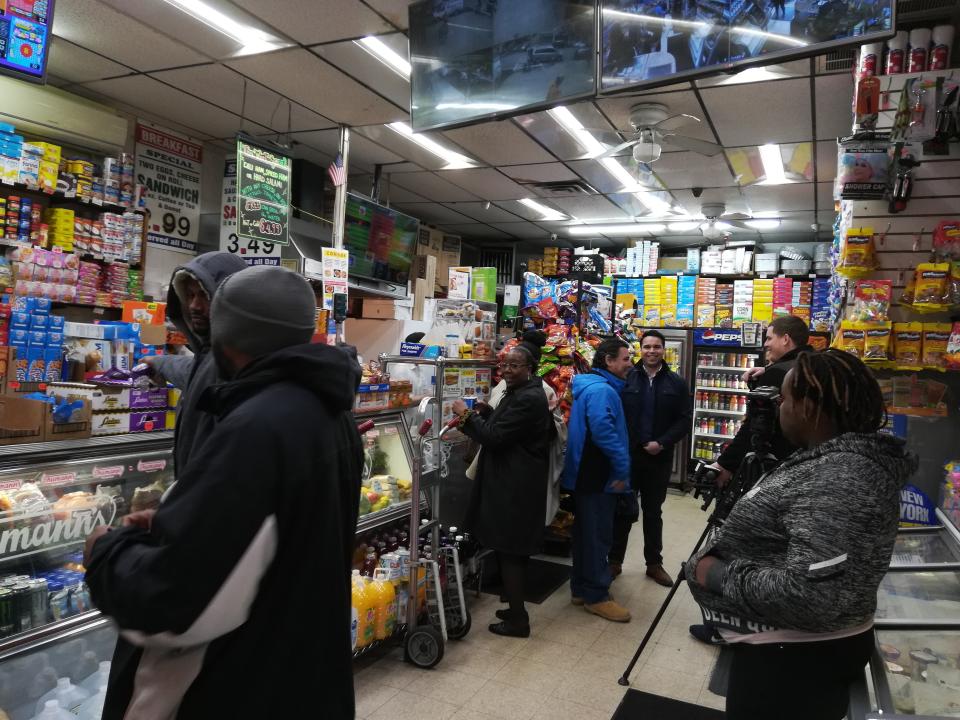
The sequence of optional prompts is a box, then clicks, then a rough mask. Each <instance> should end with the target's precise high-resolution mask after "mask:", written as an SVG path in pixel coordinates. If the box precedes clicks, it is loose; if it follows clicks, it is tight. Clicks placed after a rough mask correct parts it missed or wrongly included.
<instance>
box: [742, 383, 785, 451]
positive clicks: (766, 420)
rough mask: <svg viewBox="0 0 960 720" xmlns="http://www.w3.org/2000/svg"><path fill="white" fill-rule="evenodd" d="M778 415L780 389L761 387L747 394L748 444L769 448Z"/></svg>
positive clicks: (769, 386) (767, 386)
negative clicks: (749, 435)
mask: <svg viewBox="0 0 960 720" xmlns="http://www.w3.org/2000/svg"><path fill="white" fill-rule="evenodd" d="M779 415H780V388H778V387H773V386H772V385H762V386H760V387H758V388H756V389H755V390H751V391H750V392H749V393H747V419H748V420H749V422H750V434H751V437H750V444H751V445H752V446H753V447H755V448H756V447H758V446H760V445H767V446H769V444H770V442H771V440H773V433H774V431H775V430H776V427H777V417H778V416H779Z"/></svg>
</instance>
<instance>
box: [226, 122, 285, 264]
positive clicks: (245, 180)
mask: <svg viewBox="0 0 960 720" xmlns="http://www.w3.org/2000/svg"><path fill="white" fill-rule="evenodd" d="M292 173H293V161H292V159H291V158H289V157H287V156H286V155H282V154H280V153H279V152H277V151H275V150H273V149H270V148H266V147H263V146H261V145H255V144H253V143H251V142H250V141H248V140H247V139H246V138H243V137H240V138H237V229H236V232H237V235H238V236H239V237H240V238H246V239H248V240H251V241H253V240H255V241H256V242H258V243H261V244H263V243H266V244H268V245H270V246H271V247H270V250H268V251H267V253H266V254H271V253H272V251H273V245H286V244H287V243H288V242H289V231H290V180H291V177H292Z"/></svg>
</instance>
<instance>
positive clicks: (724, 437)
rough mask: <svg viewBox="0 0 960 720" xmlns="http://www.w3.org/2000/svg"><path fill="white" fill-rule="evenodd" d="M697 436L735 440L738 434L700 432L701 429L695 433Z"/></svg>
mask: <svg viewBox="0 0 960 720" xmlns="http://www.w3.org/2000/svg"><path fill="white" fill-rule="evenodd" d="M693 434H694V435H695V436H696V437H702V438H716V439H717V440H733V439H734V438H735V437H736V435H720V434H719V433H705V432H700V431H699V430H697V431H695V432H694V433H693Z"/></svg>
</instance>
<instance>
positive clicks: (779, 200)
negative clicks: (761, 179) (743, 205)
mask: <svg viewBox="0 0 960 720" xmlns="http://www.w3.org/2000/svg"><path fill="white" fill-rule="evenodd" d="M814 192H815V188H814V186H813V183H797V184H792V185H751V186H750V187H746V188H743V194H744V196H745V197H746V198H747V203H748V205H749V206H750V210H751V211H752V212H755V213H756V212H767V211H779V212H788V211H791V210H813V207H814Z"/></svg>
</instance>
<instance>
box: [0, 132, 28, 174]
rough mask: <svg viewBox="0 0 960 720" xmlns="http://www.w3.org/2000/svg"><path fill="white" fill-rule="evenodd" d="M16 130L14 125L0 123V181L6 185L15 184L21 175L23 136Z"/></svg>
mask: <svg viewBox="0 0 960 720" xmlns="http://www.w3.org/2000/svg"><path fill="white" fill-rule="evenodd" d="M16 130H17V129H16V128H15V127H14V126H13V125H8V124H7V123H0V183H3V184H4V185H13V184H15V183H16V182H18V180H19V177H20V153H21V152H22V150H23V136H22V135H17V134H16Z"/></svg>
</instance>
